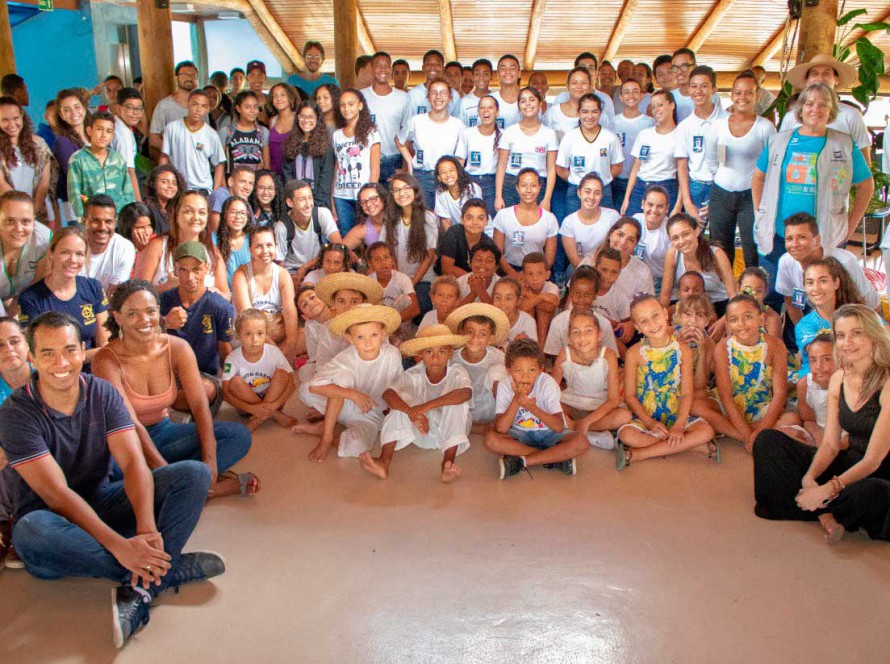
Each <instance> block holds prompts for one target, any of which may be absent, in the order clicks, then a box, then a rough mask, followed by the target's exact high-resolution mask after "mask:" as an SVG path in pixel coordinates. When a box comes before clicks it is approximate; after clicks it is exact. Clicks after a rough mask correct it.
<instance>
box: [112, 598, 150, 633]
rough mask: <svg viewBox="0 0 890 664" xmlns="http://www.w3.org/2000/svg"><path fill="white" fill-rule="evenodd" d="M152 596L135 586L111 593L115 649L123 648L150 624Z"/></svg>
mask: <svg viewBox="0 0 890 664" xmlns="http://www.w3.org/2000/svg"><path fill="white" fill-rule="evenodd" d="M150 605H151V595H150V594H149V593H148V591H146V590H143V589H141V588H134V587H133V586H118V587H117V588H114V589H112V591H111V611H112V624H111V627H112V630H113V634H114V647H115V648H123V646H124V644H125V643H126V642H127V641H128V640H129V639H130V637H131V636H133V635H134V634H135V633H136V632H138V631H139V630H140V629H142V628H143V627H144V626H145V625H147V624H148V608H149V606H150Z"/></svg>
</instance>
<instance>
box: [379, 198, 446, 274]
mask: <svg viewBox="0 0 890 664" xmlns="http://www.w3.org/2000/svg"><path fill="white" fill-rule="evenodd" d="M395 227H396V241H395V250H396V266H397V267H398V270H399V271H400V272H404V273H405V274H407V275H408V276H409V277H410V278H411V279H412V280H413V279H414V275H415V274H417V269H418V268H419V267H420V263H421V262H422V261H413V260H411V258H410V257H409V256H408V234H409V233H410V232H411V227H410V226H406V225H405V224H404V222H402V220H401V218H399V220H398V221H397V222H396V223H395ZM424 229H425V230H426V248H427V250H429V249H432V250H434V251H435V249H436V245H437V244H439V220H438V219H437V218H436V215H435V214H434V213H432V212H430V211H429V210H427V211H426V216H425V217H424ZM380 241H381V242H386V241H387V235H386V226H384V227H383V230H382V231H381V233H380ZM435 263H436V261H435V260H433V261H432V262H431V263H430V267H429V268H428V269H427V271H426V274H424V275H423V278H421V280H420V281H432V280H433V279H435V276H436V275H435V272H434V270H433V267H434V266H435Z"/></svg>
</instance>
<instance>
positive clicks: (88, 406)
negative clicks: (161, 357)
mask: <svg viewBox="0 0 890 664" xmlns="http://www.w3.org/2000/svg"><path fill="white" fill-rule="evenodd" d="M37 383H38V379H37V376H36V375H35V376H34V377H32V378H31V382H30V383H28V384H27V385H25V386H24V387H23V388H21V389H19V390H16V391H15V392H13V394H12V395H11V396H10V397H9V398H8V399H7V400H6V401H4V402H3V406H0V447H2V448H3V451H4V452H5V453H6V457H7V459H9V467H8V468H6V469H5V470H4V471H3V472H4V473H5V475H4V479H5V480H6V481H7V482H8V487H9V495H10V498H11V499H12V513H13V515H14V517H15V518H16V519H20V518H21V517H23V516H24V515H25V514H27V513H29V512H32V511H34V510H37V509H47V507H46V505H45V504H44V502H43V500H41V498H40V496H38V495H37V494H36V493H35V492H34V491H33V490H32V489H31V487H30V486H28V484H27V483H26V482H25V480H23V479H22V477H21V475H19V474H18V473H17V472H14V469H15V468H17V467H20V466H23V465H24V464H27V463H29V462H31V461H35V460H37V459H40V458H42V457H45V456H47V455H50V456H52V458H53V459H55V461H56V463H57V464H59V467H60V468H61V469H62V472H63V473H64V474H65V481H66V482H67V484H68V486H69V487H70V488H71V489H72V490H73V491H75V492H76V493H77V494H79V495H80V496H82V497H83V498H84V499H87V500H89V498H90V497H91V496H93V495H94V494H95V493H96V491H98V490H99V489H101V488H102V487H104V486H105V485H106V484H107V483H108V475H109V471H110V470H111V452H110V451H109V449H108V437H109V436H111V435H112V434H115V433H119V432H121V431H126V430H128V429H132V428H133V421H132V420H131V419H130V414H129V413H128V412H127V408H126V406H124V401H123V399H122V398H121V395H120V393H119V392H118V391H117V390H116V389H115V387H114V386H113V385H112V384H111V383H109V382H107V381H105V380H102V379H101V378H96V377H95V376H90V375H88V374H81V377H80V399H79V400H78V402H77V406H75V409H74V413H73V414H72V415H71V416H68V415H65V414H64V413H60V412H58V411H56V410H53V409H52V408H50V407H49V406H47V405H46V404H44V403H43V399H41V398H40V391H39V390H38V388H37Z"/></svg>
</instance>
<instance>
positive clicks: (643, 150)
mask: <svg viewBox="0 0 890 664" xmlns="http://www.w3.org/2000/svg"><path fill="white" fill-rule="evenodd" d="M649 150H650V148H649V146H648V145H641V146H640V156H639V157H638V159H639V160H640V161H646V160H647V159H648V158H649Z"/></svg>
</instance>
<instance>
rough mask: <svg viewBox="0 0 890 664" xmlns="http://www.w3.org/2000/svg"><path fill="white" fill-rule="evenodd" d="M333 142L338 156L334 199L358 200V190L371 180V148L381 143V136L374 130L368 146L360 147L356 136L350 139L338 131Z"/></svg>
mask: <svg viewBox="0 0 890 664" xmlns="http://www.w3.org/2000/svg"><path fill="white" fill-rule="evenodd" d="M331 140H332V141H333V144H334V154H335V155H336V156H337V179H336V182H335V184H334V197H335V198H343V199H345V200H348V201H354V200H356V199H357V198H358V190H359V189H361V188H362V187H363V186H364V185H366V184H368V182H370V180H371V146H372V145H374V144H375V143H380V134H379V133H378V132H377V130H376V129H374V130H372V131H371V133H370V134H368V141H367V144H366V145H359V144H358V142H357V141H356V140H355V136H353V137H352V138H349V137H347V136H346V134H345V133H344V132H343V130H342V129H338V130H337V131H335V132H334V136H333V138H332V139H331Z"/></svg>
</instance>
